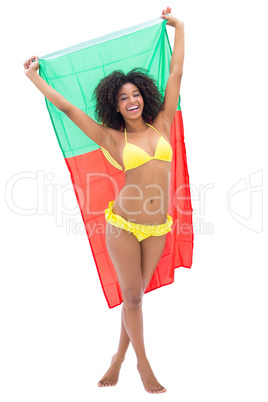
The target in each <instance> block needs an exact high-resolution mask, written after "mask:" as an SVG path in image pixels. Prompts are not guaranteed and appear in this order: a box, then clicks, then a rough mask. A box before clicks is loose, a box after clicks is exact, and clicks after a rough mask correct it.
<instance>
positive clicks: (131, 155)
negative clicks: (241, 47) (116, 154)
mask: <svg viewBox="0 0 268 402" xmlns="http://www.w3.org/2000/svg"><path fill="white" fill-rule="evenodd" d="M146 124H147V125H148V126H150V127H152V128H153V129H154V130H155V131H156V132H157V133H158V134H159V135H160V138H159V140H158V142H157V145H156V149H155V154H154V156H150V155H149V154H148V153H147V152H146V151H144V149H142V148H140V147H139V146H137V145H135V144H131V143H129V142H127V131H126V129H125V141H126V144H125V147H124V150H123V162H124V166H125V170H124V172H126V171H127V170H131V169H134V168H136V167H138V166H141V165H143V164H144V163H147V162H149V161H150V160H152V159H157V160H162V161H167V162H171V160H172V148H171V146H170V144H169V143H168V142H167V140H166V139H165V138H164V137H163V136H162V135H161V134H160V133H159V132H158V131H157V130H156V129H155V128H154V127H153V126H151V125H150V124H148V123H146ZM101 149H102V151H103V153H104V155H105V157H106V158H107V159H108V161H109V162H110V163H111V164H112V165H113V166H115V167H117V168H118V169H120V170H123V169H122V167H121V166H120V165H119V163H117V162H116V161H115V160H114V159H113V158H112V156H111V155H110V154H109V152H108V151H107V150H106V149H104V148H101ZM114 202H115V201H110V202H109V206H108V208H106V209H105V219H106V221H107V222H110V223H111V224H112V225H114V226H116V227H119V228H121V229H124V230H126V231H128V232H131V233H133V234H134V236H135V237H136V238H137V240H138V241H139V242H140V241H142V240H144V239H146V238H147V237H150V236H162V235H164V234H166V233H167V232H169V231H170V230H171V227H172V223H173V220H172V217H171V216H170V215H169V214H167V221H166V223H163V224H160V225H142V224H140V223H134V222H130V221H127V220H125V219H124V218H122V216H120V215H117V214H114V213H113V209H112V207H113V204H114Z"/></svg>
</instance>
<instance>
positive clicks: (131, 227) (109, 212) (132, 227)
mask: <svg viewBox="0 0 268 402" xmlns="http://www.w3.org/2000/svg"><path fill="white" fill-rule="evenodd" d="M114 201H115V200H114ZM114 201H110V202H109V206H108V208H106V209H105V219H106V221H107V222H109V223H111V224H112V225H114V226H117V227H118V228H122V229H125V230H126V231H128V232H131V233H133V234H134V236H136V238H137V239H138V241H142V240H144V239H146V238H147V237H150V236H162V235H164V234H166V233H168V232H169V231H170V230H171V226H172V223H173V219H172V217H171V216H170V215H169V214H167V222H166V223H162V224H161V225H142V224H140V223H134V222H129V221H127V220H125V219H124V218H122V216H120V215H116V214H114V213H113V209H112V208H113V204H114Z"/></svg>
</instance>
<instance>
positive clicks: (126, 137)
mask: <svg viewBox="0 0 268 402" xmlns="http://www.w3.org/2000/svg"><path fill="white" fill-rule="evenodd" d="M125 141H126V143H127V129H126V128H125Z"/></svg>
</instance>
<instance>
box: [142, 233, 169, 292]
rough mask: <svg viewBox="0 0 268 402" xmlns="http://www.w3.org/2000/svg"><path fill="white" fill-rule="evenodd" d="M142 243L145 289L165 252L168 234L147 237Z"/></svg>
mask: <svg viewBox="0 0 268 402" xmlns="http://www.w3.org/2000/svg"><path fill="white" fill-rule="evenodd" d="M140 244H141V269H142V276H143V287H144V291H145V289H146V288H147V286H148V284H149V282H150V280H151V278H152V276H153V274H154V272H155V270H156V267H157V265H158V263H159V261H160V258H161V256H162V254H163V251H164V248H165V245H166V235H162V236H150V237H147V239H144V240H142V241H141V243H140Z"/></svg>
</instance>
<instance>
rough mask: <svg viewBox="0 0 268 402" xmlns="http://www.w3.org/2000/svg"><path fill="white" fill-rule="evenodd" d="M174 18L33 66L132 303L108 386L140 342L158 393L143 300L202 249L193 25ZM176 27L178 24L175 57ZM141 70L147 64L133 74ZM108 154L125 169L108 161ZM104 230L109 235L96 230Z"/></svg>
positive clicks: (87, 218)
mask: <svg viewBox="0 0 268 402" xmlns="http://www.w3.org/2000/svg"><path fill="white" fill-rule="evenodd" d="M170 12H171V9H170V8H169V7H167V8H166V10H163V11H162V16H161V18H158V19H156V20H153V21H149V22H148V23H145V24H142V25H141V26H135V27H130V28H129V29H128V30H127V32H126V30H124V31H123V32H120V31H119V32H115V33H113V34H112V35H111V36H110V35H109V36H108V37H102V38H98V39H96V40H92V41H89V42H88V43H82V44H79V45H77V46H75V47H71V48H68V49H64V50H62V51H59V52H56V54H50V55H47V56H45V57H43V58H41V59H40V67H41V69H40V76H39V75H38V74H37V69H38V68H39V63H38V60H37V59H35V61H34V60H33V59H28V61H27V62H26V63H25V64H24V67H25V74H26V75H27V77H28V78H29V79H30V80H31V81H32V82H33V83H34V84H35V85H36V87H37V88H38V89H39V90H40V91H41V92H42V93H43V94H44V96H45V98H46V103H47V107H48V110H49V112H50V117H51V120H52V122H53V127H54V129H55V132H56V135H57V138H58V140H59V143H60V145H61V149H62V151H63V154H64V157H65V161H66V163H67V166H68V169H69V171H70V174H71V178H72V181H73V184H74V190H75V192H76V196H77V200H78V202H79V206H80V209H81V213H82V216H83V220H84V223H85V228H86V231H87V233H88V237H89V241H90V245H91V249H92V253H93V257H94V261H95V264H96V268H97V270H98V274H99V278H100V281H101V285H102V288H103V291H104V294H105V297H106V300H107V302H108V305H109V307H110V308H112V307H115V306H117V305H119V304H121V303H123V305H122V315H121V332H120V339H119V345H118V350H117V352H116V354H115V355H114V356H113V358H112V364H111V367H110V368H109V370H108V371H107V372H106V373H105V375H104V376H103V378H102V379H101V380H100V381H99V383H98V385H99V386H101V387H102V386H112V385H115V384H116V383H117V381H118V375H119V370H120V367H121V364H122V362H123V360H124V358H125V354H126V351H127V349H128V346H129V344H130V343H131V344H132V346H133V348H134V350H135V353H136V356H137V368H138V371H139V373H140V376H141V379H142V382H143V384H144V388H145V389H146V390H147V391H148V392H150V393H161V392H165V391H166V389H165V388H164V387H163V386H162V385H161V384H160V383H159V382H158V381H157V379H156V377H155V376H154V373H153V371H152V369H151V366H150V364H149V361H148V359H147V355H146V352H145V346H144V339H143V316H142V299H143V295H144V293H146V292H150V291H152V290H154V289H157V288H159V287H162V286H165V285H168V284H170V283H173V282H174V270H175V268H177V267H179V266H184V267H187V268H190V267H191V265H192V250H193V232H192V206H191V197H190V190H189V180H188V171H187V163H186V153H185V147H184V135H183V122H182V116H181V109H180V84H181V78H182V67H183V60H184V26H183V23H182V22H181V21H179V20H178V19H177V18H175V17H172V16H168V15H166V14H167V13H170ZM166 24H168V25H170V26H173V27H174V28H175V41H174V50H173V54H172V57H171V48H170V45H169V41H168V36H167V32H166V29H165V26H166ZM145 31H146V32H145ZM113 39H116V40H113ZM122 52H123V54H124V58H123V60H121V59H120V60H116V58H117V57H118V55H119V54H122ZM85 60H86V63H85ZM133 65H136V66H139V67H137V68H134V69H133V70H131V71H129V72H128V73H126V72H124V71H128V69H129V66H133ZM81 66H82V68H81ZM141 66H143V67H145V66H147V67H148V70H147V69H145V68H142V67H141ZM117 68H122V69H123V70H124V71H123V70H118V69H117ZM114 70H115V71H114ZM149 73H150V74H152V75H150V74H149ZM153 77H155V78H156V79H157V82H156V81H155V79H154V78H153ZM99 80H100V81H99ZM49 84H51V85H49ZM89 85H90V86H91V88H92V91H93V93H94V95H95V100H96V102H94V103H93V102H92V100H91V99H89V98H90V97H91V94H92V92H91V91H88V87H89ZM93 88H95V89H94V90H93ZM56 89H58V90H59V92H61V91H62V94H61V93H59V92H57V90H56ZM63 95H65V96H66V98H65V97H64V96H63ZM95 105H96V108H95V117H96V119H95V120H94V118H93V115H94V107H95ZM81 132H82V134H81ZM83 133H84V134H85V135H83ZM104 148H105V149H106V151H107V154H106V156H107V155H109V158H110V160H109V161H114V163H117V165H118V166H119V168H120V170H121V171H119V170H118V169H119V168H118V169H115V167H114V166H115V164H114V163H109V162H107V159H106V158H105V157H104V156H103V153H102V152H101V151H102V150H103V149H104ZM112 164H114V166H112ZM123 167H124V172H122V170H123ZM114 184H115V186H114ZM118 189H120V191H119V192H118ZM137 192H138V195H137ZM114 198H115V199H114ZM95 224H97V227H98V225H101V227H102V228H104V233H103V232H101V233H100V232H99V231H98V230H96V231H94V230H93V232H91V231H90V234H89V229H90V228H92V227H94V225H95ZM93 303H94V300H93Z"/></svg>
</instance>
